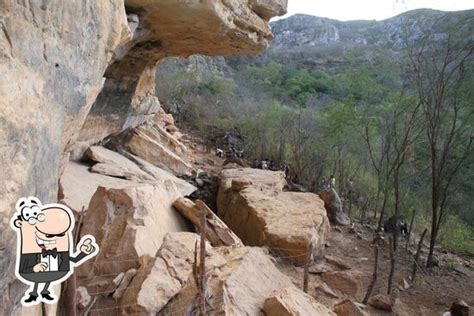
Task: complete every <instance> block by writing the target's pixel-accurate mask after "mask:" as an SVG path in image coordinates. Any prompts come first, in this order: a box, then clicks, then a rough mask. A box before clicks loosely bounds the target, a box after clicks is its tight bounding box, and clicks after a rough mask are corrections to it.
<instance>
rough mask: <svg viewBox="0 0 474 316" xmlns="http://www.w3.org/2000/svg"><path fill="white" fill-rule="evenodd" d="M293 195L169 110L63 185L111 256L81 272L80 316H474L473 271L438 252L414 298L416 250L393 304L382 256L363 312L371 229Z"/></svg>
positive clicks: (64, 196)
mask: <svg viewBox="0 0 474 316" xmlns="http://www.w3.org/2000/svg"><path fill="white" fill-rule="evenodd" d="M290 189H291V187H290V186H288V184H287V183H286V181H285V179H284V175H283V173H282V172H279V171H266V170H258V169H251V168H242V167H241V166H239V165H237V164H234V163H229V164H225V159H223V158H218V157H215V155H214V154H213V153H212V152H210V151H209V148H206V146H204V144H202V143H201V142H200V140H199V139H196V138H194V137H192V136H191V135H187V134H184V133H182V132H180V131H179V129H178V128H177V127H176V126H175V125H174V121H173V119H172V117H171V116H170V115H168V114H166V113H164V112H163V111H162V110H161V111H159V112H158V113H157V114H156V115H155V116H154V117H153V118H152V119H150V120H147V121H146V122H144V123H143V124H141V125H139V126H137V127H136V128H134V129H130V130H127V131H126V132H124V133H122V134H119V135H116V136H113V137H110V138H108V139H106V140H105V141H103V142H101V143H99V144H95V145H92V146H89V147H88V148H87V149H86V150H85V152H84V155H83V156H82V159H81V160H79V161H70V162H69V163H67V165H66V167H65V170H64V173H63V175H62V177H61V180H60V200H61V201H62V203H65V204H67V205H69V206H70V207H71V209H73V211H74V212H75V215H76V220H77V226H78V229H79V235H84V234H92V235H94V236H95V238H96V241H97V243H98V245H99V247H100V252H99V254H98V255H97V256H96V257H94V258H93V259H92V260H90V261H87V262H86V263H84V264H83V265H82V266H80V267H79V268H78V269H76V273H75V278H76V279H75V282H76V285H75V287H73V288H75V289H76V290H75V293H76V298H77V301H76V307H77V310H78V312H79V313H83V314H90V315H111V314H113V315H115V314H118V315H130V314H139V315H145V314H158V315H184V314H186V315H195V314H197V313H198V312H200V309H202V308H205V309H206V313H207V314H209V315H261V314H262V313H264V314H266V315H366V314H369V315H389V314H394V315H437V314H441V312H443V311H445V310H446V309H447V308H448V307H449V305H450V304H451V303H452V302H453V301H454V300H456V299H464V300H465V301H466V302H467V303H468V304H470V305H473V304H474V302H473V301H472V299H473V298H472V297H469V295H467V293H473V292H474V291H473V290H474V284H473V282H472V278H473V259H472V258H462V257H460V256H456V255H454V254H450V253H443V251H442V249H438V252H439V255H438V261H439V264H440V266H439V268H437V269H436V272H432V273H430V274H425V273H424V272H419V273H418V277H417V279H416V281H415V282H414V283H413V284H412V282H411V281H410V280H409V278H408V277H409V275H410V273H411V269H412V263H413V252H414V247H415V244H413V245H411V247H410V248H409V250H408V251H405V250H400V251H399V253H398V255H397V265H396V266H397V269H396V273H395V278H394V280H395V281H394V284H395V285H394V288H395V291H394V295H393V296H392V297H391V298H390V297H387V296H384V295H383V294H385V293H386V289H387V278H388V271H389V266H390V265H389V260H388V251H387V249H388V248H387V245H385V244H384V243H383V242H382V243H380V244H379V254H380V256H379V270H378V280H377V282H376V285H375V288H374V291H373V293H372V297H371V298H370V300H369V305H367V306H366V305H362V304H360V302H361V301H362V300H363V298H364V296H365V293H366V290H367V287H368V284H369V282H370V280H371V277H372V272H373V262H374V256H373V252H374V250H373V249H374V245H373V243H372V241H373V238H374V235H373V231H374V230H373V227H369V226H361V225H358V224H352V225H341V226H338V225H335V224H334V221H336V222H337V221H339V220H340V221H342V222H343V223H346V221H347V220H348V219H347V218H346V217H345V214H340V213H338V212H341V210H340V206H341V202H340V199H339V198H338V197H337V195H336V194H335V193H332V192H325V194H323V195H321V196H318V195H317V194H314V193H308V192H291V191H290ZM199 200H201V201H204V202H200V201H199ZM193 201H194V202H193ZM202 214H205V217H204V221H205V222H206V228H205V229H203V232H204V235H205V237H206V242H205V243H204V245H205V249H206V251H205V254H204V260H205V264H204V270H202V267H201V265H200V263H201V256H200V251H199V249H200V247H201V246H200V245H201V236H202V235H200V233H201V227H202V222H201V221H202V220H203V217H202ZM329 215H331V216H329ZM342 215H344V216H342ZM329 219H331V220H332V221H333V223H332V224H330V222H329ZM425 248H426V246H425ZM203 249H204V248H203ZM425 256H426V249H424V250H423V253H422V259H423V257H425ZM308 262H311V264H310V265H309V268H308V270H309V279H308V280H309V282H308V292H307V293H305V292H304V291H303V277H304V266H305V265H307V263H308ZM448 262H449V263H451V265H450V268H451V269H447V266H448ZM453 262H455V264H453ZM200 271H205V273H204V274H203V273H201V272H200ZM404 280H405V281H404ZM71 284H72V283H69V281H68V285H67V286H66V289H67V288H68V286H73V285H71ZM203 293H204V294H203ZM62 295H64V296H65V297H64V299H65V300H68V299H70V297H68V296H67V295H70V294H68V292H67V291H65V292H63V294H62ZM203 302H204V303H203ZM374 306H376V307H374ZM381 308H382V309H381ZM384 308H385V309H392V311H391V312H390V311H384V310H383V309H384ZM201 312H202V311H201Z"/></svg>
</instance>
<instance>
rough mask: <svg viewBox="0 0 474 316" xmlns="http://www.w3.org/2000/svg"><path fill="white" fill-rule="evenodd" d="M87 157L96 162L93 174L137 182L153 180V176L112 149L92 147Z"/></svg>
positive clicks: (88, 150)
mask: <svg viewBox="0 0 474 316" xmlns="http://www.w3.org/2000/svg"><path fill="white" fill-rule="evenodd" d="M85 156H86V157H87V158H88V159H89V160H91V161H93V162H96V164H94V165H93V166H92V167H91V171H92V172H96V173H100V174H103V175H107V176H114V177H120V178H126V179H129V180H137V181H140V180H152V179H153V177H152V176H151V175H149V174H148V173H146V172H144V171H143V170H141V169H140V167H138V166H137V165H136V164H135V163H133V162H132V161H130V160H129V159H127V158H125V157H124V156H122V155H121V154H119V153H116V152H114V151H112V150H110V149H107V148H104V147H101V146H91V147H89V148H88V149H87V150H86V152H85Z"/></svg>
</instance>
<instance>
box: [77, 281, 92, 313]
mask: <svg viewBox="0 0 474 316" xmlns="http://www.w3.org/2000/svg"><path fill="white" fill-rule="evenodd" d="M76 298H77V307H78V308H79V309H80V310H83V309H84V308H86V307H87V305H89V303H90V302H91V300H92V298H91V296H90V295H89V292H88V291H87V289H86V288H85V287H83V286H79V287H78V288H77V289H76Z"/></svg>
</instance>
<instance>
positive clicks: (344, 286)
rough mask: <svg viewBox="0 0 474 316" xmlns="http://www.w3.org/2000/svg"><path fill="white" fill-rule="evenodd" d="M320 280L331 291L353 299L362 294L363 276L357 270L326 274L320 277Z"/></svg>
mask: <svg viewBox="0 0 474 316" xmlns="http://www.w3.org/2000/svg"><path fill="white" fill-rule="evenodd" d="M321 279H322V280H323V281H324V282H326V283H327V284H328V285H329V286H330V287H331V288H332V289H334V290H338V291H340V292H342V293H344V294H346V295H349V296H351V297H353V298H357V297H358V296H359V295H361V294H363V293H362V292H363V291H364V288H363V286H362V282H363V280H364V275H363V273H362V272H360V271H357V270H345V271H338V272H326V273H323V274H322V275H321Z"/></svg>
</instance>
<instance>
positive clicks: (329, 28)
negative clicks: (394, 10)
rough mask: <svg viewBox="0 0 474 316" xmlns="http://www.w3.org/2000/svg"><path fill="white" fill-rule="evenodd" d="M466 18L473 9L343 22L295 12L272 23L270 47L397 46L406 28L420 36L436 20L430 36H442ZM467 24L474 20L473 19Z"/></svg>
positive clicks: (472, 13) (424, 11) (416, 12)
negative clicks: (338, 44)
mask: <svg viewBox="0 0 474 316" xmlns="http://www.w3.org/2000/svg"><path fill="white" fill-rule="evenodd" d="M469 18H474V10H466V11H456V12H444V11H437V10H431V9H418V10H413V11H408V12H405V13H402V14H400V15H397V16H395V17H392V18H389V19H386V20H382V21H375V20H357V21H346V22H343V21H338V20H333V19H329V18H321V17H317V16H311V15H304V14H296V15H293V16H290V17H288V18H286V19H282V20H278V21H275V22H273V23H272V24H271V25H272V31H273V34H274V40H273V42H272V44H271V46H270V49H285V48H297V47H316V46H327V45H331V44H334V43H341V44H343V45H344V46H349V47H350V46H360V45H377V46H381V45H383V46H385V47H387V48H400V46H401V45H402V44H403V40H404V34H405V33H406V32H407V30H408V29H409V31H410V33H411V34H410V35H411V36H415V37H416V36H421V31H423V30H425V29H427V28H430V27H431V26H432V25H433V24H434V23H435V22H436V21H437V20H439V23H438V25H436V26H435V29H434V30H433V31H434V34H433V36H439V37H443V34H444V33H445V30H444V28H445V26H446V25H454V24H456V23H457V22H461V21H463V20H466V19H469ZM470 23H474V19H473V20H471V21H470Z"/></svg>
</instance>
